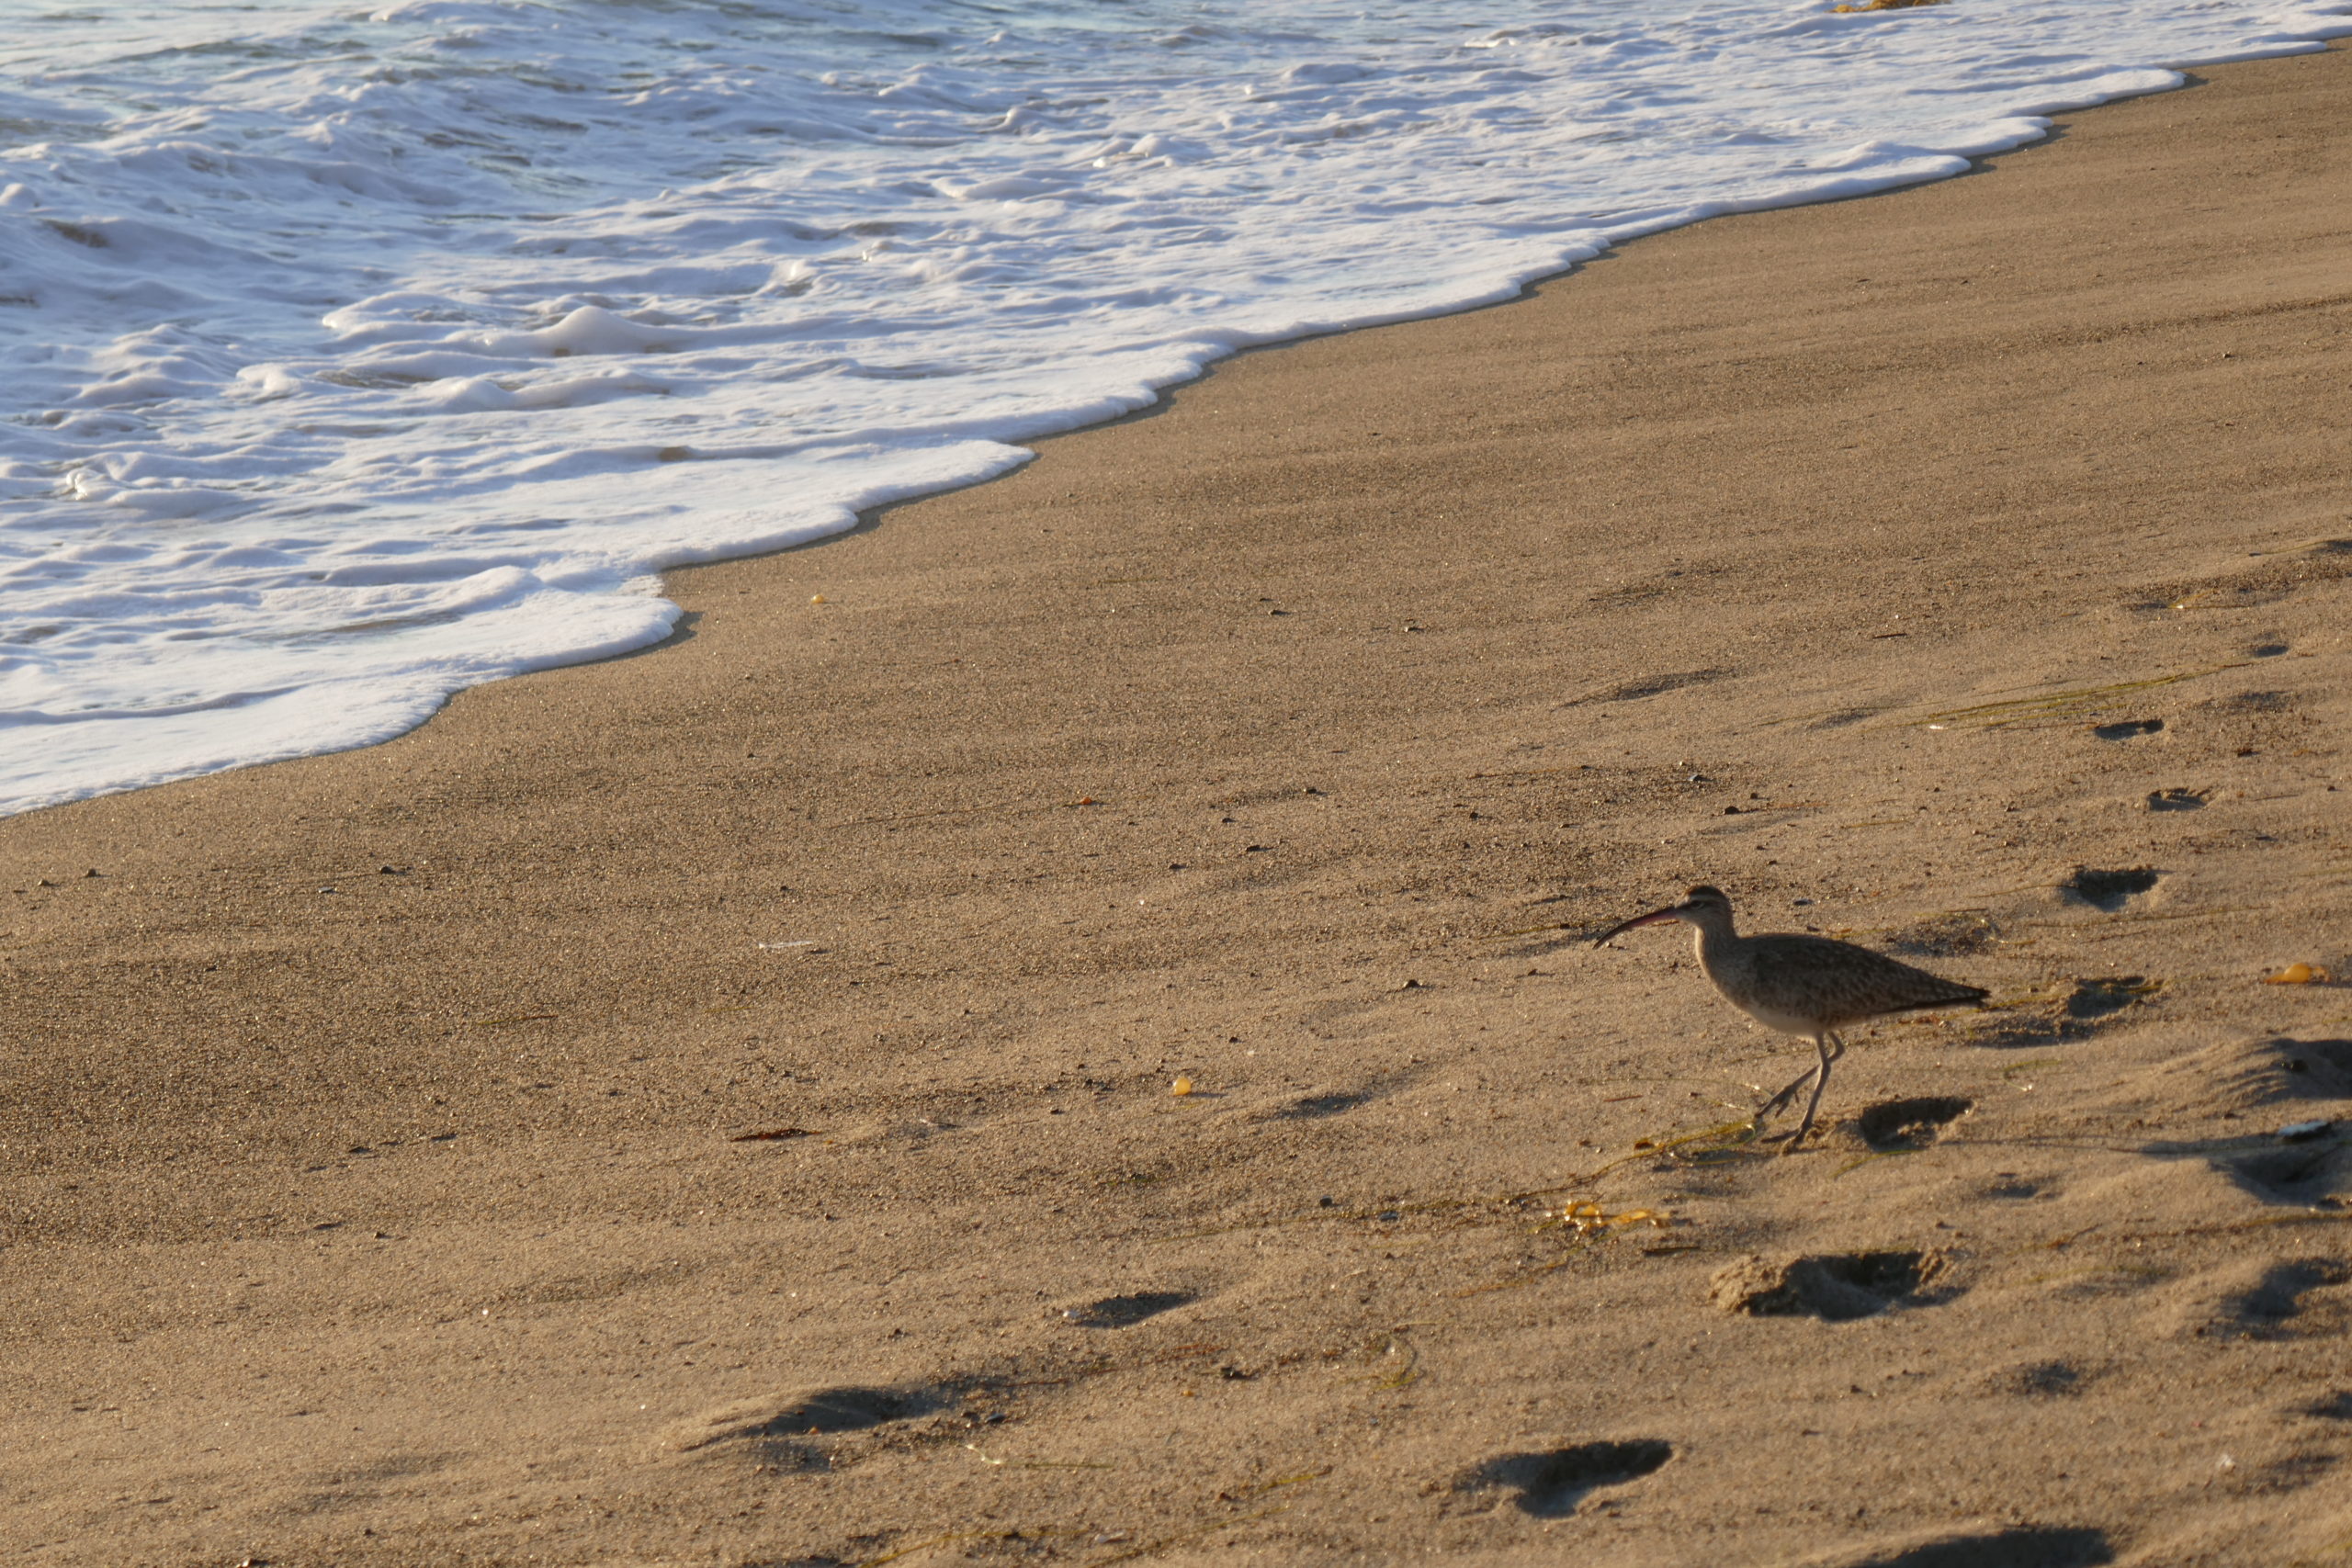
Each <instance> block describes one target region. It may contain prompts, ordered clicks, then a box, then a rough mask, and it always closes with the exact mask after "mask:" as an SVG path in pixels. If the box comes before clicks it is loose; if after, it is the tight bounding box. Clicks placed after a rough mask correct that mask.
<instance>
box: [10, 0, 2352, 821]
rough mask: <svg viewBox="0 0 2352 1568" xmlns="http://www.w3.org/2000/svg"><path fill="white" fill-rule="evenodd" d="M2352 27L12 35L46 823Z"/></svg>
mask: <svg viewBox="0 0 2352 1568" xmlns="http://www.w3.org/2000/svg"><path fill="white" fill-rule="evenodd" d="M2345 10H2346V7H2345V6H2321V5H2311V4H2303V5H2295V4H2279V3H2267V4H2265V3H2255V0H2205V3H2203V4H2199V5H2195V6H2184V5H2181V4H2179V3H2178V0H2068V3H2067V4H2064V5H2051V4H2049V3H2047V0H1952V3H1951V4H1947V5H1942V6H1921V7H1916V8H1907V9H1902V10H1893V11H1885V12H1875V13H1857V14H1844V15H1841V14H1838V13H1836V12H1834V11H1833V10H1832V9H1831V8H1830V7H1829V6H1827V5H1826V4H1812V5H1804V6H1791V5H1788V4H1785V3H1781V4H1757V3H1750V0H1657V3H1655V4H1651V5H1648V6H1640V7H1629V6H1623V5H1622V4H1615V3H1610V4H1600V3H1594V0H1556V3H1554V4H1535V3H1532V0H1507V3H1503V4H1491V3H1490V4H1471V3H1469V0H1414V3H1413V4H1409V5H1404V4H1387V5H1374V6H1364V5H1347V6H1342V5H1335V4H1329V3H1324V0H1252V3H1250V4H1248V5H1243V4H1238V3H1235V0H1128V3H1125V4H1121V5H1117V6H1111V5H1103V4H1080V3H1078V0H1060V3H1042V4H1034V5H1028V4H1024V5H1023V6H1018V7H1012V6H1001V5H984V4H979V3H977V0H769V3H766V4H755V5H744V4H735V3H729V4H724V5H721V4H717V3H707V0H673V3H672V4H668V5H664V6H659V7H648V6H640V5H633V4H618V3H602V0H567V3H564V4H553V3H539V0H413V3H409V4H400V5H392V6H385V7H384V8H382V9H379V10H377V11H374V12H372V13H366V12H356V11H354V10H352V9H351V8H350V7H349V6H347V5H341V4H322V3H320V0H262V3H260V4H256V5H253V6H243V7H239V8H237V9H234V10H231V9H227V8H222V7H218V6H210V5H201V4H197V3H196V0H149V3H148V4H145V5H143V6H125V7H109V8H107V11H106V12H105V13H103V14H102V13H98V12H90V11H60V12H56V13H53V14H51V15H49V16H47V17H41V18H39V19H36V20H32V21H21V20H20V21H17V22H15V23H12V31H13V33H14V35H15V36H14V37H13V38H12V39H10V40H9V41H8V42H6V44H0V62H5V65H6V73H7V74H6V80H5V83H4V84H0V334H5V339H4V341H0V352H5V355H6V364H7V365H8V366H9V367H10V370H9V374H8V377H7V378H6V386H5V387H0V812H8V811H18V810H23V809H26V808H28V807H36V806H40V805H44V804H50V803H53V802H58V801H63V800H69V799H73V798H75V797H78V796H84V795H92V794H96V793H101V792H105V791H108V790H118V789H125V788H130V787H133V786H136V785H141V784H153V783H158V782H161V781H164V780H168V779H173V778H179V777H185V776H187V775H190V774H194V773H203V772H207V771H209V770H213V769H218V768H224V767H231V766H235V765H238V764H241V763H252V762H258V761H269V760H273V759H278V758H285V757H290V756H296V755H300V754H303V753H308V752H315V751H321V750H334V749H336V748H341V747H349V746H356V745H361V744H365V743H368V742H370V741H375V740H380V739H386V738H389V737H390V736H393V735H396V734H399V733H400V732H401V731H402V730H404V729H407V728H411V727H413V726H414V725H415V724H417V723H419V722H421V721H422V720H423V719H424V718H425V717H426V716H429V715H430V714H431V713H432V712H433V710H434V709H435V706H436V705H439V704H440V703H441V702H442V701H444V700H445V699H446V698H447V695H448V694H451V693H452V692H455V691H457V690H459V689H461V688H463V687H465V686H468V685H471V684H474V683H477V682H483V681H489V680H493V679H496V678H498V677H500V676H503V675H510V674H515V673H517V672H521V671H530V670H537V669H543V668H546V667H548V666H551V665H558V664H563V663H567V662H572V661H576V660H583V659H591V658H595V657H598V656H601V655H606V654H611V653H616V652H620V651H623V650H626V649H632V648H637V647H641V646H643V645H645V644H647V643H650V642H652V641H656V640H658V639H660V638H661V637H663V636H665V635H666V634H667V633H668V631H669V629H670V627H671V626H672V625H673V621H674V619H675V616H676V609H675V607H674V606H673V605H672V604H668V603H667V602H665V601H664V600H663V599H662V597H661V596H660V584H659V581H658V578H657V576H656V574H657V573H658V572H660V571H661V570H662V569H664V568H667V567H671V566H675V565H680V564H683V563H686V562H691V561H699V560H709V559H715V558H722V557H726V556H731V555H742V554H748V553H752V552H755V551H761V550H769V549H775V548H779V547H786V546H790V545H796V544H801V543H806V542H808V541H811V540H815V539H820V538H822V537H824V536H827V535H830V534H833V533H837V532H839V531H841V530H842V529H845V528H847V527H849V526H851V525H854V522H855V520H856V518H857V516H858V514H859V513H860V512H861V511H863V510H865V509H868V508H872V507H875V506H878V505H881V504H884V503H886V502H892V501H896V500H900V499H903V498H906V497H910V496H914V495H920V494H923V493H925V492H928V491H937V490H940V489H944V488H946V487H949V486H953V485H957V484H963V483H968V482H971V481H973V480H977V479H985V478H988V477H989V476H991V475H994V474H998V473H1001V472H1003V471H1005V470H1007V469H1009V468H1013V467H1015V466H1017V465H1019V464H1020V463H1022V462H1023V461H1024V460H1026V458H1027V457H1028V453H1027V452H1025V451H1024V450H1023V448H1022V447H1021V446H1020V445H1019V443H1021V442H1023V441H1024V440H1027V439H1030V438H1033V437H1035V436H1038V435H1042V434H1049V433H1052V432H1055V431H1060V430H1068V429H1070V428H1073V427H1075V426H1078V425H1081V424H1085V423H1091V422H1093V421H1098V420H1102V419H1105V418H1109V417H1112V416H1115V415H1117V414H1119V413H1122V412H1128V411H1130V410H1133V409H1135V408H1137V407H1139V406H1141V405H1143V404H1145V403H1147V402H1148V401H1149V400H1151V399H1152V398H1153V397H1154V395H1155V394H1156V393H1157V392H1158V391H1159V389H1162V388H1165V387H1168V386H1170V385H1171V384H1174V383H1177V382H1181V381H1182V380H1184V379H1186V378H1190V377H1192V376H1194V375H1197V374H1198V373H1199V372H1200V370H1201V368H1202V367H1204V366H1206V365H1208V364H1209V363H1211V362H1212V361H1214V360H1216V359H1217V358H1219V357H1221V356H1223V355H1227V354H1230V353H1232V352H1234V351H1235V350H1236V349H1238V348H1241V347H1244V346H1247V345H1250V344H1265V343H1272V342H1278V341H1281V340H1283V339H1285V338H1291V337H1296V336H1299V335H1302V334H1305V333H1315V332H1321V331H1328V330H1331V329H1335V328H1340V327H1348V326H1357V325H1365V324H1370V323H1374V322H1381V321H1398V320H1403V319H1407V318H1410V317H1416V316H1425V315H1430V314H1435V313H1438V312H1442V311H1446V310H1460V309H1463V308H1465V307H1468V306H1474V305H1478V304H1483V303H1487V302H1490V301H1494V300H1499V299H1508V298H1510V296H1511V295H1512V294H1513V293H1515V292H1516V291H1517V290H1518V289H1520V288H1521V287H1522V286H1523V285H1524V284H1525V283H1527V282H1528V281H1529V280H1531V279H1533V278H1536V277H1540V276H1544V275H1546V274H1550V273H1555V272H1558V271H1560V270H1562V269H1563V268H1565V267H1568V266H1571V265H1574V264H1575V263H1577V262H1578V261H1580V260H1583V259H1585V258H1587V257H1589V256H1592V255H1594V254H1598V253H1599V252H1600V250H1601V249H1603V248H1604V247H1606V246H1608V245H1609V244H1611V243H1615V242H1619V241H1622V240H1624V239H1627V238H1630V237H1632V236H1634V235H1638V234H1644V233H1648V232H1652V231H1657V230H1660V229H1664V228H1668V227H1671V226H1673V225H1676V224H1680V223H1687V222H1691V221H1692V220H1697V219H1701V218H1704V217H1707V216H1710V215H1713V214H1716V213H1724V212H1733V211H1740V210H1747V209H1758V208H1766V207H1775V206H1783V205H1789V204H1792V203H1797V202H1803V201H1811V200H1820V199H1824V198H1826V197H1839V196H1850V195H1856V194H1860V193H1863V192H1868V191H1874V190H1881V189H1884V188H1887V187H1890V186H1901V185H1907V184H1913V183H1917V182H1919V181H1923V180H1930V179H1935V178H1939V177H1941V176H1944V175H1951V174H1955V173H1958V172H1960V171H1961V170H1962V169H1964V168H1966V167H1967V166H1968V162H1969V160H1970V159H1971V158H1973V157H1976V156H1979V155H1981V154H1984V153H1987V152H1996V151H1999V150H2002V149H2006V148H2010V147H2014V146H2017V145H2018V144H2019V143H2022V142H2024V141H2030V140H2031V139H2032V138H2034V137H2036V136H2038V135H2040V134H2041V132H2042V131H2043V130H2045V129H2046V128H2047V124H2048V117H2049V116H2051V115H2053V114H2057V113H2061V112H2064V111H2065V110H2069V109H2074V108H2078V107H2085V106H2087V105H2090V104H2095V103H2099V102H2102V101H2105V100H2107V99H2110V98H2114V97H2118V96H2124V95H2128V94H2134V93H2143V92H2150V91H2154V90H2158V89H2161V88H2165V87H2168V86H2173V85H2177V84H2178V83H2179V81H2180V77H2179V76H2178V75H2177V69H2178V68H2180V67H2184V66H2188V65H2193V64H2198V63H2202V62H2213V61H2221V60H2232V59H2245V58H2250V57H2255V56H2260V55H2267V54H2278V53H2285V52H2292V51H2302V50H2308V49H2311V48H2314V47H2317V46H2316V44H2315V42H2314V40H2316V39H2321V38H2324V37H2330V36H2336V35H2341V34H2345V33H2352V22H2347V21H2346V19H2345V17H2344V16H2343V15H2342V13H2343V12H2344V11H2345Z"/></svg>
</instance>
